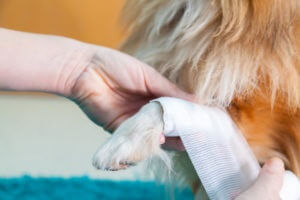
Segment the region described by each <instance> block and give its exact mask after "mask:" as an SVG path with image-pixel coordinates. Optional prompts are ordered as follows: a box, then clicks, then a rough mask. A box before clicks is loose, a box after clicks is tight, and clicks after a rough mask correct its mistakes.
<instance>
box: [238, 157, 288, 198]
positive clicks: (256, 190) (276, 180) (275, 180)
mask: <svg viewBox="0 0 300 200" xmlns="http://www.w3.org/2000/svg"><path fill="white" fill-rule="evenodd" d="M283 177H284V164H283V162H282V160H280V159H279V158H272V159H271V160H269V161H267V162H266V163H265V165H264V166H263V168H262V170H261V172H260V174H259V177H258V178H257V180H256V182H255V183H254V184H253V185H252V186H251V187H250V188H249V189H248V190H247V191H246V192H244V193H243V194H242V195H241V196H239V197H238V198H237V199H238V200H248V199H249V200H250V199H257V200H263V199H264V200H265V199H272V200H273V199H274V200H275V199H280V197H279V192H280V189H281V187H282V184H283Z"/></svg>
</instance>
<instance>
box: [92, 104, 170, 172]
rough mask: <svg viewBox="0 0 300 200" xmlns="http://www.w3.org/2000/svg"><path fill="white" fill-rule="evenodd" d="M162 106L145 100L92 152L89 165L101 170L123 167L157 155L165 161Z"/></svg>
mask: <svg viewBox="0 0 300 200" xmlns="http://www.w3.org/2000/svg"><path fill="white" fill-rule="evenodd" d="M162 132H163V119H162V108H161V106H160V105H159V104H158V103H155V102H153V103H149V104H147V105H145V106H144V107H142V109H141V110H140V111H139V112H138V113H137V114H135V115H134V116H132V117H130V118H129V119H128V120H126V121H125V122H124V123H122V124H121V125H120V127H118V128H117V129H116V131H115V132H114V133H113V135H112V136H111V137H110V138H109V139H108V140H107V141H106V142H105V143H104V145H103V146H102V147H100V149H99V150H98V151H97V152H96V154H95V155H94V158H93V165H94V166H95V167H96V168H97V169H102V170H112V171H114V170H120V169H126V168H127V167H130V166H132V165H135V164H136V163H137V162H139V161H142V160H145V159H147V158H151V157H153V156H159V157H161V158H162V159H163V160H164V161H166V162H167V163H168V158H167V157H166V154H165V153H164V152H163V150H162V149H161V148H160V144H161V143H163V139H164V137H162V135H161V134H162Z"/></svg>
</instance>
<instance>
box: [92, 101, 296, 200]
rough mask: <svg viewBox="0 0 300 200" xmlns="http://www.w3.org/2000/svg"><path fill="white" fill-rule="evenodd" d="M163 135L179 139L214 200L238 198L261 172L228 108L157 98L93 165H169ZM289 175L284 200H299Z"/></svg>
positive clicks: (126, 124) (119, 132)
mask: <svg viewBox="0 0 300 200" xmlns="http://www.w3.org/2000/svg"><path fill="white" fill-rule="evenodd" d="M162 132H163V133H164V134H165V135H166V136H168V137H172V136H180V137H181V139H182V141H183V144H184V145H185V148H186V150H187V153H188V155H189V157H190V159H191V161H192V163H193V165H194V168H195V170H196V172H197V174H198V176H199V178H200V180H201V182H202V184H203V186H204V188H205V190H206V192H207V194H208V196H209V198H210V199H225V200H226V199H233V198H235V197H236V196H237V195H238V194H240V193H241V192H242V191H244V190H245V189H246V188H248V187H249V186H250V185H251V184H252V183H253V182H254V180H255V179H256V177H257V175H258V173H259V170H260V166H259V164H258V162H257V160H256V158H255V157H254V155H253V153H252V151H251V149H250V148H249V146H248V144H247V142H246V141H245V139H244V138H243V136H242V134H240V133H239V130H238V129H237V128H236V126H235V124H234V123H233V122H232V120H231V118H230V117H229V115H228V114H227V113H226V111H225V110H222V109H219V108H212V107H207V106H200V105H197V104H193V103H190V102H187V101H183V100H180V99H175V98H159V99H156V100H153V101H152V102H150V103H149V104H147V105H145V106H144V107H143V108H142V109H141V110H140V111H139V112H138V113H137V114H136V115H134V116H133V117H131V118H130V119H128V120H127V121H125V122H124V123H123V124H122V125H121V126H120V127H119V128H118V129H117V130H116V131H115V133H114V135H113V136H112V137H111V139H109V140H108V141H107V142H106V143H105V144H104V146H103V147H101V148H100V149H99V151H98V152H97V153H96V154H95V157H94V165H95V166H96V167H97V168H100V169H110V170H117V169H123V168H126V167H128V166H129V165H130V164H133V163H135V162H138V161H140V160H143V159H146V158H149V157H152V156H160V157H161V158H162V159H163V160H164V161H165V162H167V164H169V162H168V158H167V157H166V154H165V153H164V152H163V151H162V150H161V149H160V144H159V135H160V134H161V133H162ZM287 174H288V175H286V178H285V183H284V187H283V189H282V192H281V195H282V199H284V200H285V199H287V200H293V199H298V197H299V196H298V197H297V195H299V192H298V190H295V189H293V188H294V187H296V188H297V187H299V186H298V185H297V184H299V181H298V179H297V178H295V176H294V175H293V174H291V173H290V172H288V173H287ZM292 194H293V195H294V197H295V198H292ZM286 195H288V196H286Z"/></svg>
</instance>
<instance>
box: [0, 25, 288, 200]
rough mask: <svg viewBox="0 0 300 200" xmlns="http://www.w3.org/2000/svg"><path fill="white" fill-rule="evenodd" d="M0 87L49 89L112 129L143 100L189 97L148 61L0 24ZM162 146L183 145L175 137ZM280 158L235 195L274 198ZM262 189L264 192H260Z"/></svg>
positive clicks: (190, 97)
mask: <svg viewBox="0 0 300 200" xmlns="http://www.w3.org/2000/svg"><path fill="white" fill-rule="evenodd" d="M0 90H6V91H7V90H11V91H33V92H34V91H37V92H47V93H53V94H57V95H60V96H64V97H66V98H68V99H71V100H72V101H74V102H75V103H76V104H78V105H79V107H80V108H81V109H82V110H83V111H84V112H85V113H86V114H87V116H88V117H89V118H90V119H91V120H92V121H94V122H95V123H96V124H98V125H102V126H104V127H105V128H107V129H110V130H113V129H115V128H116V127H117V126H118V125H119V124H120V123H122V121H124V120H125V119H127V118H128V117H130V116H131V115H133V114H134V113H135V112H137V111H138V110H139V108H140V107H141V106H143V105H144V104H146V103H147V102H149V100H151V99H154V98H158V97H161V96H170V97H177V98H181V99H185V100H188V101H194V97H193V95H191V94H188V93H185V92H184V91H182V90H181V89H179V88H178V87H177V86H175V85H174V84H173V83H171V82H169V81H168V80H167V79H165V78H164V77H162V76H161V75H160V74H159V73H158V72H156V71H155V70H154V69H153V68H151V67H150V66H148V65H146V64H144V63H142V62H140V61H138V60H137V59H135V58H133V57H131V56H129V55H127V54H124V53H121V52H119V51H116V50H113V49H110V48H105V47H101V46H95V45H89V44H85V43H81V42H78V41H75V40H71V39H68V38H63V37H55V36H48V35H37V34H28V33H22V32H16V31H10V30H7V29H0ZM160 142H161V144H164V145H165V146H166V148H171V149H175V150H184V147H183V145H182V143H181V141H180V139H179V138H165V137H164V136H163V135H161V138H160ZM283 174H284V167H283V163H282V161H281V160H279V159H271V160H270V161H269V162H267V163H266V164H265V166H264V167H263V169H262V171H261V173H260V176H259V177H258V179H257V181H256V183H255V184H254V185H253V186H252V187H251V188H249V189H248V190H247V191H246V192H244V193H243V194H242V195H241V196H240V197H238V199H240V200H247V199H279V191H280V188H281V186H282V181H283ZM266 191H267V192H266Z"/></svg>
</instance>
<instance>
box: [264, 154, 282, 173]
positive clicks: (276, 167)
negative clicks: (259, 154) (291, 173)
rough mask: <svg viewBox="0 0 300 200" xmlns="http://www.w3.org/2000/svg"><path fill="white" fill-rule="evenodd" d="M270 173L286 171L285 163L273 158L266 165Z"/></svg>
mask: <svg viewBox="0 0 300 200" xmlns="http://www.w3.org/2000/svg"><path fill="white" fill-rule="evenodd" d="M264 167H266V168H267V169H268V170H269V171H270V172H273V173H278V172H282V171H283V170H284V163H283V161H282V160H281V159H279V158H276V157H275V158H271V159H270V160H268V161H267V162H266V164H265V166H264Z"/></svg>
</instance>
